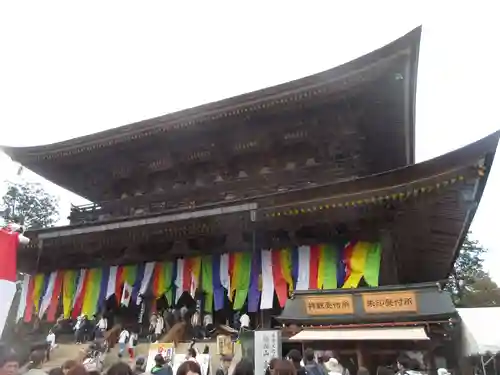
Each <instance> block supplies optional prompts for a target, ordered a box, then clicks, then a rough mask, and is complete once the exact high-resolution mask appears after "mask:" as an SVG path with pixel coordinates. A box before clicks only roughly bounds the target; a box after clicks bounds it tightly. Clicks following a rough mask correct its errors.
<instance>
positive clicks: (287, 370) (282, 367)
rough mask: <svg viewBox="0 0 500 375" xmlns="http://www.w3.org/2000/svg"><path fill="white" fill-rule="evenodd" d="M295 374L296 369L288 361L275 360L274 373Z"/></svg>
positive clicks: (275, 374) (277, 374) (282, 374)
mask: <svg viewBox="0 0 500 375" xmlns="http://www.w3.org/2000/svg"><path fill="white" fill-rule="evenodd" d="M252 374H253V372H252ZM296 374H297V371H296V370H295V367H294V366H293V364H292V362H290V361H284V360H281V359H280V360H278V361H276V363H275V364H274V375H296Z"/></svg>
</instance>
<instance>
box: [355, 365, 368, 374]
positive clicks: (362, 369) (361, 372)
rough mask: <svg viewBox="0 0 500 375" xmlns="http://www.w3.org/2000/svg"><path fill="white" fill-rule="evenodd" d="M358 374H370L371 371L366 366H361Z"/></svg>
mask: <svg viewBox="0 0 500 375" xmlns="http://www.w3.org/2000/svg"><path fill="white" fill-rule="evenodd" d="M357 374H358V375H370V371H368V369H367V368H366V367H363V366H361V367H360V368H358V372H357Z"/></svg>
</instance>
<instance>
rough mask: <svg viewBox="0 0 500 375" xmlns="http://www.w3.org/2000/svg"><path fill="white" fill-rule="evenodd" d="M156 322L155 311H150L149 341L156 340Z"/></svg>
mask: <svg viewBox="0 0 500 375" xmlns="http://www.w3.org/2000/svg"><path fill="white" fill-rule="evenodd" d="M157 322H158V317H157V315H156V313H152V314H151V316H150V317H149V341H150V342H155V341H156V335H155V333H156V323H157Z"/></svg>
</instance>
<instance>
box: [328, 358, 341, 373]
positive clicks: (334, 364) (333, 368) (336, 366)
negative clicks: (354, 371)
mask: <svg viewBox="0 0 500 375" xmlns="http://www.w3.org/2000/svg"><path fill="white" fill-rule="evenodd" d="M324 366H325V368H326V371H328V375H345V370H344V368H343V367H342V365H341V364H340V363H339V361H338V360H337V359H335V358H333V357H332V358H330V359H329V360H328V361H327V362H325V363H324Z"/></svg>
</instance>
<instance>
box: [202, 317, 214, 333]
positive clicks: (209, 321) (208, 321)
mask: <svg viewBox="0 0 500 375" xmlns="http://www.w3.org/2000/svg"><path fill="white" fill-rule="evenodd" d="M203 327H204V329H205V337H207V338H208V337H210V336H211V335H212V334H213V333H214V332H215V326H214V318H213V316H212V314H205V316H204V317H203Z"/></svg>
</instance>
